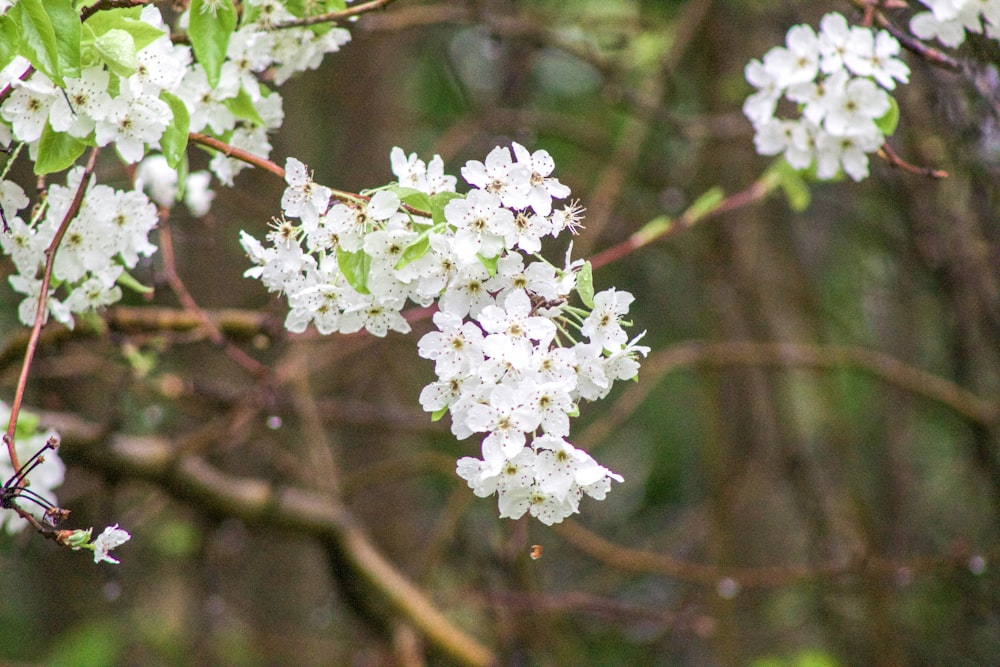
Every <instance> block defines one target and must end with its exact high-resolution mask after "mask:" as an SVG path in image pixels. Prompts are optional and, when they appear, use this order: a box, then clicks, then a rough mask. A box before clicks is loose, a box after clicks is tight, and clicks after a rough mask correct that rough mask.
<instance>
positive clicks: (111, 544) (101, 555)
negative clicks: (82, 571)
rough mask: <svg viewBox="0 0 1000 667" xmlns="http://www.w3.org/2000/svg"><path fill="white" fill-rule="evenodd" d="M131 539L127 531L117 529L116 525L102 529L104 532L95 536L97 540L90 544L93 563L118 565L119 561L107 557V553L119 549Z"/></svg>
mask: <svg viewBox="0 0 1000 667" xmlns="http://www.w3.org/2000/svg"><path fill="white" fill-rule="evenodd" d="M131 539H132V536H131V535H130V534H129V533H128V531H125V530H122V529H121V528H119V527H118V524H117V523H116V524H115V525H113V526H108V527H107V528H105V529H104V532H102V533H101V534H100V535H98V536H97V539H95V540H94V542H93V544H92V547H93V549H94V562H95V563H100V562H101V561H107V562H108V563H118V562H119V561H118V560H117V559H116V558H112V557H111V556H110V555H108V552H110V551H111V550H112V549H114V548H116V547H120V546H121V545H123V544H125V543H126V542H128V541H129V540H131Z"/></svg>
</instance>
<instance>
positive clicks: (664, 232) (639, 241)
mask: <svg viewBox="0 0 1000 667" xmlns="http://www.w3.org/2000/svg"><path fill="white" fill-rule="evenodd" d="M776 186H777V182H776V181H773V180H772V179H768V178H767V177H766V176H765V177H764V178H762V179H760V180H757V181H754V182H753V183H751V184H750V186H749V187H747V188H746V189H744V190H741V191H739V192H736V193H734V194H731V195H729V196H728V197H726V198H725V199H723V200H722V201H721V202H719V203H718V204H717V205H716V206H714V207H711V208H710V209H708V210H702V209H693V208H692V209H688V210H687V211H685V212H684V213H683V214H681V215H680V216H679V217H677V218H675V219H673V220H667V219H662V223H661V224H655V225H647V226H645V227H643V228H642V229H640V230H639V231H637V232H635V233H634V234H632V235H631V236H629V237H628V238H627V239H625V240H624V241H622V242H621V243H618V244H616V245H613V246H611V247H610V248H605V249H604V250H602V251H601V252H599V253H597V254H596V255H594V256H593V257H591V258H590V264H591V266H592V267H593V268H595V269H596V268H599V267H601V266H604V265H605V264H610V263H612V262H616V261H618V260H619V259H622V258H623V257H626V256H628V255H630V254H631V253H633V252H635V251H636V250H638V249H639V248H641V247H643V246H645V245H649V244H650V243H652V242H654V241H659V240H661V239H664V238H667V237H669V236H673V235H675V234H679V233H680V232H683V231H685V230H686V229H688V228H690V227H692V226H694V224H695V223H697V222H700V221H702V220H707V219H709V218H713V217H715V216H717V215H720V214H722V213H728V212H730V211H735V210H738V209H740V208H743V207H744V206H749V205H750V204H753V203H755V202H757V201H760V200H761V199H764V198H765V197H766V196H767V195H768V194H770V192H771V190H773V189H774V188H775V187H776Z"/></svg>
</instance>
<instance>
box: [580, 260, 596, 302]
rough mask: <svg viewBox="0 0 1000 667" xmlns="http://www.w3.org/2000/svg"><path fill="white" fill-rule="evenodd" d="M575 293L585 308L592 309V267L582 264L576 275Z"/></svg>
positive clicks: (588, 263)
mask: <svg viewBox="0 0 1000 667" xmlns="http://www.w3.org/2000/svg"><path fill="white" fill-rule="evenodd" d="M576 291H577V293H578V294H579V295H580V300H581V301H583V305H585V306H586V307H587V308H593V307H594V267H592V266H591V265H590V262H584V263H583V266H582V267H580V270H579V271H577V273H576Z"/></svg>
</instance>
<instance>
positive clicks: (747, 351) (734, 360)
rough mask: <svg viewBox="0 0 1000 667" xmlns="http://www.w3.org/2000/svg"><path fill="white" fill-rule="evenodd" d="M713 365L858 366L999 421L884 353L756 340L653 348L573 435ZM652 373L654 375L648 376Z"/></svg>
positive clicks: (978, 419) (597, 437)
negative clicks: (679, 375)
mask: <svg viewBox="0 0 1000 667" xmlns="http://www.w3.org/2000/svg"><path fill="white" fill-rule="evenodd" d="M699 364H707V365H711V366H779V367H783V368H792V367H794V368H802V367H806V368H823V369H833V368H856V369H858V370H861V371H864V372H866V373H868V374H870V375H872V376H873V377H876V378H878V379H880V380H882V381H883V382H886V383H888V384H890V385H893V386H895V387H898V388H900V389H902V390H903V391H907V392H910V393H911V394H914V395H915V396H923V397H924V398H926V399H929V400H931V401H934V402H936V403H940V404H941V405H944V406H946V407H948V408H950V409H951V410H953V411H954V412H956V413H957V414H959V415H961V416H962V417H965V418H966V419H968V420H969V421H971V422H973V423H975V424H981V425H985V426H992V425H994V424H996V423H997V422H998V420H1000V402H998V401H996V400H988V399H984V398H981V397H979V396H977V395H976V394H974V393H972V392H971V391H969V390H967V389H964V388H962V387H960V386H959V385H957V384H955V383H954V382H951V381H950V380H946V379H945V378H943V377H941V376H939V375H935V374H933V373H930V372H928V371H924V370H921V369H919V368H914V367H913V366H910V365H908V364H905V363H904V362H902V361H900V360H899V359H897V358H895V357H892V356H890V355H888V354H885V353H883V352H878V351H876V350H870V349H867V348H863V347H855V346H826V347H824V346H821V345H809V344H805V343H770V342H755V341H727V342H716V343H712V342H702V341H689V342H686V343H678V344H677V345H672V346H671V347H668V348H666V349H664V350H661V351H659V352H656V353H655V354H653V355H652V356H651V357H650V358H649V359H647V360H646V362H645V363H644V364H643V366H642V374H643V376H644V378H645V379H644V381H643V382H639V383H636V384H633V385H630V386H629V387H628V388H627V389H626V390H625V391H624V392H623V393H622V395H621V398H619V400H618V402H617V403H616V404H615V407H614V409H613V410H612V412H611V414H610V415H608V416H607V417H606V418H604V419H601V420H599V421H596V422H594V424H593V425H591V426H590V428H588V429H587V430H586V431H584V432H583V433H582V434H581V436H580V437H578V438H577V440H578V441H579V442H580V443H581V445H582V446H584V447H585V448H587V449H589V448H591V447H593V446H594V444H595V443H598V442H600V441H602V440H604V439H605V438H607V437H608V436H610V435H611V434H612V433H614V431H615V429H616V428H618V426H619V425H620V424H621V423H622V422H624V421H625V420H626V419H627V418H628V416H629V415H631V414H633V413H634V412H635V411H636V410H637V409H638V407H639V405H640V404H641V403H642V401H643V400H644V399H645V398H646V396H647V395H648V394H649V393H650V392H651V391H653V390H654V389H655V388H656V386H657V385H658V382H657V380H658V379H659V378H661V377H662V376H664V375H666V374H667V373H669V372H671V371H674V370H677V369H678V368H687V367H690V366H696V365H699ZM650 375H652V376H653V379H652V380H650V377H649V376H650Z"/></svg>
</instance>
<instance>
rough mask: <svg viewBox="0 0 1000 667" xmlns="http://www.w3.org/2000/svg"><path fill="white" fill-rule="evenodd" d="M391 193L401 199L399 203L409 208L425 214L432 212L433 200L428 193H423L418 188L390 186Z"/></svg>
mask: <svg viewBox="0 0 1000 667" xmlns="http://www.w3.org/2000/svg"><path fill="white" fill-rule="evenodd" d="M389 191H390V192H395V193H396V196H397V197H399V201H401V202H403V203H404V204H406V205H407V206H411V207H413V208H415V209H417V210H418V211H423V212H425V213H430V212H431V198H430V196H428V194H427V193H426V192H422V191H420V190H417V189H416V188H407V187H404V186H402V185H393V186H390V187H389Z"/></svg>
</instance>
